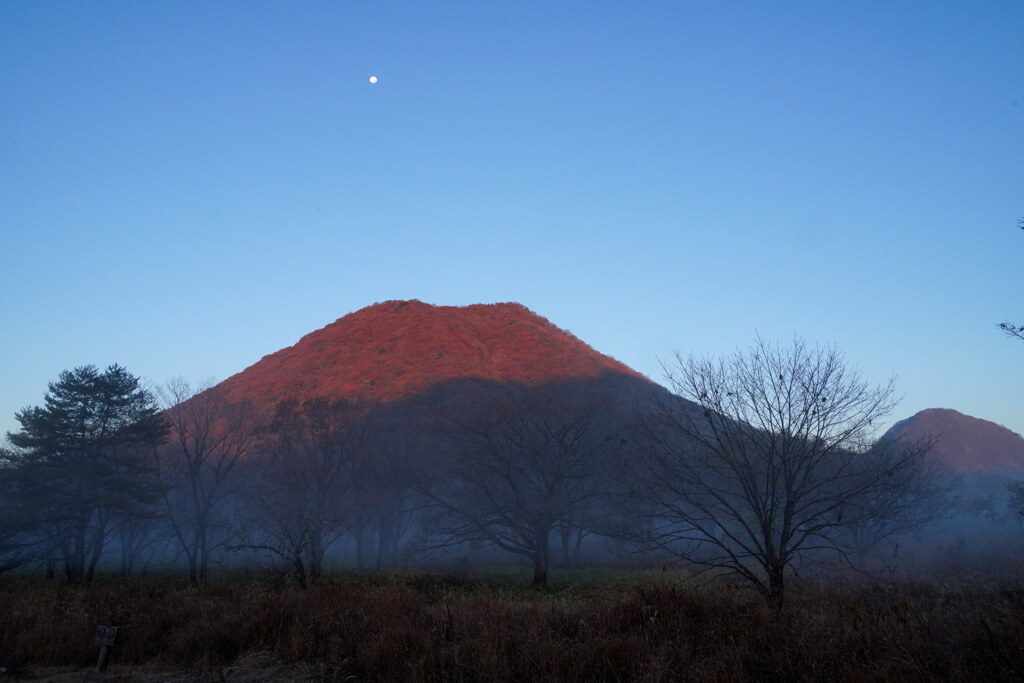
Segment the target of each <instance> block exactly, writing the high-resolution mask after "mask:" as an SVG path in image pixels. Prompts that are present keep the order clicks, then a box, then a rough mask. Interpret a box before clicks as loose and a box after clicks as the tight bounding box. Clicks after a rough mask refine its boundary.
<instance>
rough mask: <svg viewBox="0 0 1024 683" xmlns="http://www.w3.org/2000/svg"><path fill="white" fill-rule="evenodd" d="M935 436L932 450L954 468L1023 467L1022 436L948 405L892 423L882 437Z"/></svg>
mask: <svg viewBox="0 0 1024 683" xmlns="http://www.w3.org/2000/svg"><path fill="white" fill-rule="evenodd" d="M928 436H931V437H933V438H934V439H935V445H934V449H933V453H934V454H935V455H936V456H938V457H939V458H941V459H942V460H943V461H944V462H946V463H947V464H948V465H949V466H950V467H952V468H953V469H954V470H955V471H957V472H1005V471H1007V470H1019V471H1024V438H1022V437H1021V436H1020V434H1017V433H1016V432H1012V431H1010V430H1009V429H1007V428H1006V427H1003V426H1002V425H998V424H996V423H995V422H989V421H988V420H982V419H979V418H977V417H971V416H970V415H964V414H963V413H960V412H957V411H955V410H950V409H948V408H929V409H928V410H922V411H921V412H919V413H917V414H916V415H914V416H913V417H909V418H907V419H906V420H901V421H899V422H897V423H896V424H894V425H893V426H892V427H890V428H889V430H888V431H887V432H886V433H885V434H884V435H883V436H882V439H892V438H897V437H902V438H909V439H913V440H918V439H922V438H926V437H928Z"/></svg>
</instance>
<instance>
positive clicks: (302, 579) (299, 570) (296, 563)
mask: <svg viewBox="0 0 1024 683" xmlns="http://www.w3.org/2000/svg"><path fill="white" fill-rule="evenodd" d="M292 569H293V570H294V573H295V583H297V584H298V585H299V588H301V589H303V590H305V589H306V588H307V586H308V584H307V583H306V568H305V567H304V566H303V564H302V550H301V549H299V550H297V551H296V552H295V553H294V555H293V557H292Z"/></svg>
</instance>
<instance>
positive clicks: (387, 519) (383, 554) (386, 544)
mask: <svg viewBox="0 0 1024 683" xmlns="http://www.w3.org/2000/svg"><path fill="white" fill-rule="evenodd" d="M393 528H394V522H393V521H392V516H391V513H390V512H386V513H383V514H381V516H380V536H379V538H378V539H377V571H380V570H381V569H384V568H386V567H387V566H388V565H389V564H390V563H389V560H388V551H389V550H390V549H391V533H392V529H393Z"/></svg>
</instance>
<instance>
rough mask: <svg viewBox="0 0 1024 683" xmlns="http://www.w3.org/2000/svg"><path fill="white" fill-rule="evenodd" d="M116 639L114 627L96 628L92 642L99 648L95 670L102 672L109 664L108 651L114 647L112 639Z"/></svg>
mask: <svg viewBox="0 0 1024 683" xmlns="http://www.w3.org/2000/svg"><path fill="white" fill-rule="evenodd" d="M116 638H117V627H116V626H97V627H96V637H95V638H93V642H94V643H95V644H96V645H98V646H99V648H100V658H99V661H97V662H96V670H97V671H103V670H105V669H106V668H107V664H109V663H110V650H111V648H113V647H114V639H116Z"/></svg>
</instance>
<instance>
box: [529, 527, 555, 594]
mask: <svg viewBox="0 0 1024 683" xmlns="http://www.w3.org/2000/svg"><path fill="white" fill-rule="evenodd" d="M550 533H551V531H550V529H548V530H545V531H538V532H537V538H536V544H537V546H536V548H535V550H534V553H533V585H534V587H536V588H547V586H548V566H549V565H550V563H551V551H550V548H549V546H548V536H549V535H550Z"/></svg>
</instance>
